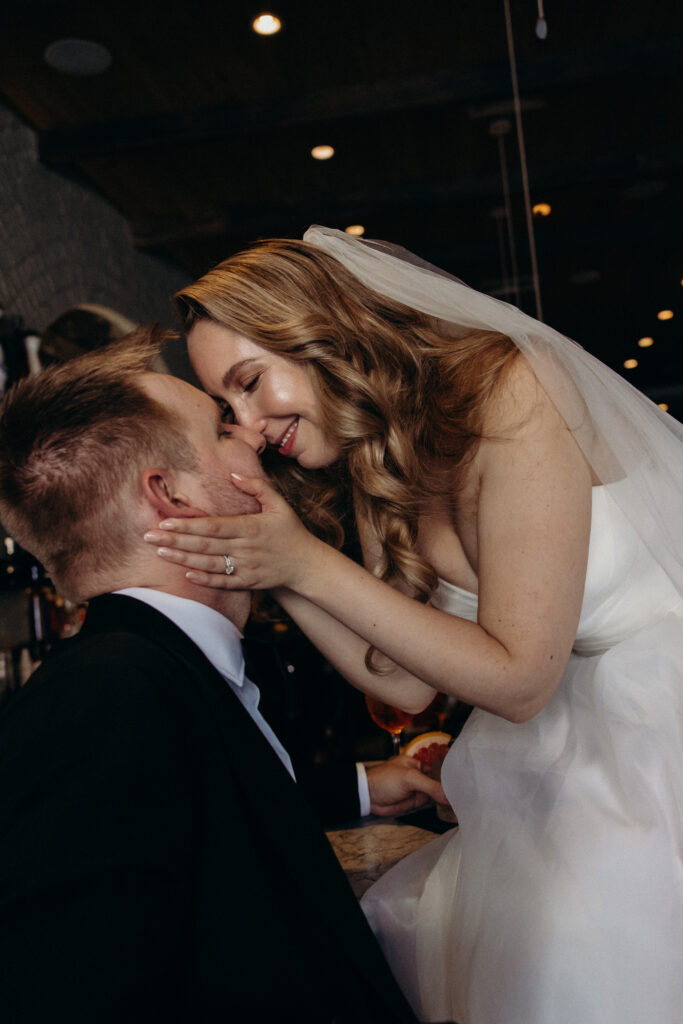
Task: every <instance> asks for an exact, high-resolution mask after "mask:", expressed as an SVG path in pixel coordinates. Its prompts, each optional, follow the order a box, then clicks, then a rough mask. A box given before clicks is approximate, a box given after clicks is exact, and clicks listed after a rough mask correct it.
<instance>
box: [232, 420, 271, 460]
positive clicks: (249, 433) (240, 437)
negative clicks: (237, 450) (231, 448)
mask: <svg viewBox="0 0 683 1024" xmlns="http://www.w3.org/2000/svg"><path fill="white" fill-rule="evenodd" d="M230 437H234V438H235V440H236V441H244V443H245V444H248V445H249V447H250V448H253V449H254V451H255V452H256V454H257V455H260V454H261V452H263V451H264V450H265V447H266V439H265V437H264V436H263V434H260V433H259V432H258V430H252V429H251V427H243V426H241V425H240V424H239V423H231V424H230Z"/></svg>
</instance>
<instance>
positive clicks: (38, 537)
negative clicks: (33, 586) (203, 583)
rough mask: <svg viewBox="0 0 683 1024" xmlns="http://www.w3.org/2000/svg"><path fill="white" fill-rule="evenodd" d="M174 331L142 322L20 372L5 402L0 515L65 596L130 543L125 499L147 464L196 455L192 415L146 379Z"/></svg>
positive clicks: (0, 431)
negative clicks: (188, 419) (111, 339)
mask: <svg viewBox="0 0 683 1024" xmlns="http://www.w3.org/2000/svg"><path fill="white" fill-rule="evenodd" d="M170 336H171V332H168V331H164V330H162V329H161V328H159V327H143V328H139V329H137V330H136V331H133V332H132V333H131V334H130V335H128V336H127V337H126V338H124V339H122V340H121V341H119V342H115V343H114V344H112V345H108V346H106V347H105V348H103V349H99V350H97V351H94V352H89V353H88V354H87V355H84V356H79V357H78V358H76V359H72V360H70V361H69V362H67V363H63V364H60V365H53V366H50V367H48V368H47V369H45V370H43V371H42V372H41V373H40V374H38V375H37V376H35V377H28V378H26V379H24V380H22V381H20V382H19V383H17V384H16V385H15V386H14V387H13V388H11V389H10V391H9V392H8V394H7V395H6V396H5V398H4V400H3V402H2V404H0V521H2V524H3V526H4V527H5V529H6V530H7V532H8V533H9V534H11V535H12V537H14V539H15V540H16V541H17V542H18V543H19V544H21V546H22V547H24V548H26V549H27V550H28V551H31V552H32V553H33V554H34V555H35V556H36V557H37V558H38V560H39V561H40V562H41V563H42V564H43V565H44V566H45V568H46V569H47V570H48V572H49V573H50V575H51V576H52V578H53V580H54V581H55V583H56V584H57V585H58V586H59V587H60V589H61V590H62V591H63V593H65V594H66V595H67V596H72V595H73V596H80V594H79V591H80V587H79V580H80V579H83V578H84V576H91V575H92V574H96V575H98V574H99V573H100V572H106V571H111V570H112V569H114V568H116V567H117V566H118V565H121V564H122V563H123V562H124V561H125V559H126V557H127V556H128V555H129V554H130V553H131V551H132V550H133V546H134V544H135V542H136V538H135V537H134V535H132V534H134V530H133V531H131V524H130V522H129V521H127V518H126V515H125V501H124V499H125V498H130V497H131V496H133V497H134V496H135V495H136V494H141V491H139V490H138V488H139V487H140V478H141V473H142V471H143V470H144V469H145V468H148V467H149V466H150V465H163V466H165V467H167V468H175V469H179V470H193V469H195V468H196V466H197V464H198V457H197V452H196V450H195V448H194V446H193V445H192V443H191V442H190V441H189V440H188V438H187V437H186V435H185V432H184V431H185V429H186V424H185V423H184V422H183V421H180V422H179V421H178V417H177V416H174V415H173V414H172V413H171V412H170V411H169V410H168V409H166V408H165V407H164V406H162V405H161V404H159V403H158V402H156V401H154V400H153V399H152V398H151V397H150V396H149V395H148V394H147V393H146V392H145V391H144V390H143V389H142V387H141V386H140V383H139V376H140V374H143V373H149V372H154V371H155V369H156V368H157V363H158V358H159V356H160V352H161V348H162V346H163V344H164V342H165V341H166V340H167V339H168V338H169V337H170ZM137 540H139V538H137Z"/></svg>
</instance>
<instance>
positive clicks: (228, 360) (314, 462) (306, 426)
mask: <svg viewBox="0 0 683 1024" xmlns="http://www.w3.org/2000/svg"><path fill="white" fill-rule="evenodd" d="M187 346H188V352H189V356H190V360H191V362H192V366H193V367H194V370H195V373H196V374H197V376H198V377H199V379H200V380H201V382H202V385H203V387H204V389H205V390H206V391H207V392H208V394H209V395H211V396H212V398H214V399H215V400H216V401H217V402H219V403H220V404H221V405H222V406H223V407H224V408H225V409H226V414H227V415H229V416H231V417H232V418H233V419H234V421H235V422H236V423H239V424H240V426H243V427H248V428H249V429H250V430H255V431H258V432H259V433H260V434H262V436H263V437H264V438H265V440H266V441H267V442H268V444H269V445H272V446H273V447H276V448H277V449H278V451H279V453H280V454H281V455H284V456H286V457H288V458H293V459H296V461H297V462H298V463H299V465H301V466H304V467H306V468H307V469H320V468H321V467H324V466H329V465H330V464H331V463H333V462H335V461H336V459H337V458H338V457H339V448H338V446H337V445H336V444H335V443H334V442H333V441H331V440H330V439H328V437H327V436H326V435H325V433H324V431H323V429H322V426H321V422H320V420H321V412H320V403H319V401H318V398H317V396H316V394H315V391H314V388H313V385H312V382H311V377H310V373H309V370H308V369H307V368H306V366H305V364H303V363H301V362H297V361H295V360H293V359H287V358H286V357H284V356H281V355H278V354H277V353H275V352H271V351H269V350H268V349H267V348H264V347H263V346H262V345H258V344H257V343H256V342H254V341H251V340H250V339H249V338H246V337H244V335H242V334H238V333H237V332H236V331H233V330H231V329H230V328H228V327H224V326H223V325H221V324H218V323H216V322H215V321H213V320H198V321H197V322H196V323H195V324H194V325H193V327H192V328H191V330H190V331H189V333H188V336H187Z"/></svg>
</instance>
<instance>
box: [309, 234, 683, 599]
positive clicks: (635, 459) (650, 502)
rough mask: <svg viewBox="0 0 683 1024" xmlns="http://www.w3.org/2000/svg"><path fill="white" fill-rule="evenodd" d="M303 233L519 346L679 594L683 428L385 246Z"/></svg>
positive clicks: (495, 304)
mask: <svg viewBox="0 0 683 1024" xmlns="http://www.w3.org/2000/svg"><path fill="white" fill-rule="evenodd" d="M304 239H305V241H307V242H310V243H312V244H313V245H316V246H318V247H319V248H321V249H323V250H325V252H327V253H328V254H329V255H330V256H333V257H335V259H337V260H339V262H340V263H342V264H343V265H344V266H345V267H346V268H347V269H348V270H349V271H350V272H351V273H352V274H354V276H355V277H357V278H358V279H359V280H360V281H362V282H363V284H365V285H366V286H367V287H369V288H371V289H373V290H374V291H376V292H379V293H381V294H382V295H386V296H388V297H390V298H392V299H395V300H396V301H398V302H402V303H404V304H405V305H407V306H411V307H412V308H414V309H417V310H420V311H421V312H423V313H427V314H428V315H430V316H434V317H438V318H439V319H441V320H445V321H449V322H450V323H451V324H454V325H456V326H457V327H459V328H462V330H463V331H466V330H468V329H472V328H488V329H491V330H496V331H500V332H501V333H503V334H506V335H507V336H508V337H510V338H511V339H512V340H513V341H514V342H515V344H516V345H517V346H518V347H519V349H520V351H521V352H522V353H523V355H524V356H525V357H526V359H527V360H528V362H529V364H530V365H531V366H532V367H533V370H534V372H535V374H536V376H537V378H538V380H539V382H540V383H541V385H542V387H543V388H544V390H545V391H546V393H547V394H548V395H549V397H550V398H551V399H552V401H553V402H554V404H555V406H556V407H557V409H558V410H559V412H560V413H561V415H562V416H563V418H564V420H565V422H566V423H567V424H568V426H569V427H570V429H571V430H572V432H573V434H574V436H575V438H576V441H577V443H578V444H579V446H580V447H581V449H582V451H583V452H584V454H585V456H586V458H587V459H588V461H589V463H590V465H591V466H592V468H593V470H594V472H595V474H596V475H597V477H598V478H599V480H600V481H601V483H602V484H603V485H605V486H607V487H609V488H610V491H611V493H612V496H613V497H614V499H615V500H616V501H617V502H618V504H619V505H620V507H621V508H622V510H623V511H624V513H625V514H626V516H627V517H628V518H629V520H630V521H631V523H632V525H633V526H634V528H635V529H636V530H637V532H638V534H639V535H640V537H641V538H642V539H643V541H644V542H645V543H646V544H647V546H648V548H649V549H650V552H651V553H652V554H653V556H654V557H655V558H656V559H657V561H658V562H659V563H660V565H661V566H662V567H663V569H664V570H665V571H666V572H667V573H668V575H669V576H670V578H671V580H672V582H673V583H674V585H675V586H676V588H677V589H678V591H679V593H680V594H681V595H683V425H682V424H680V423H678V422H677V421H676V420H674V419H673V418H672V417H671V416H669V415H668V414H667V413H665V412H664V411H663V410H661V409H660V408H659V407H658V406H656V405H655V404H654V403H653V402H651V401H650V400H649V399H648V398H646V397H645V396H644V395H642V394H641V393H640V392H639V391H637V390H636V389H635V388H634V387H632V385H630V384H629V383H628V382H627V381H625V380H624V379H623V378H622V377H620V376H619V375H618V374H616V373H614V371H613V370H610V369H609V367H607V366H605V365H604V364H603V363H601V362H600V361H599V360H598V359H596V358H595V357H594V356H591V355H589V354H588V353H587V352H586V351H585V350H584V349H582V348H581V346H580V345H577V344H576V343H575V342H573V341H571V340H570V339H569V338H566V337H564V336H563V335H562V334H560V333H559V332H557V331H555V330H553V329H552V328H551V327H548V326H546V325H545V324H542V323H540V322H539V321H537V320H534V319H533V317H530V316H528V315H527V314H526V313H523V312H521V310H519V309H517V308H516V307H515V306H511V305H509V304H508V303H505V302H501V301H500V300H498V299H495V298H492V297H491V296H488V295H483V294H482V293H481V292H477V291H475V290H474V289H472V288H470V287H468V286H467V285H465V284H464V283H463V282H462V281H459V280H458V279H457V278H455V277H452V276H451V275H449V274H447V273H446V272H445V271H442V270H440V269H438V268H437V267H433V266H430V265H429V264H428V263H426V262H424V261H423V260H421V259H420V258H419V257H417V256H415V255H413V254H412V253H410V252H408V251H407V250H406V249H402V248H401V247H400V246H397V245H392V244H390V243H388V242H382V241H374V240H370V239H359V238H354V237H352V236H350V235H348V234H346V233H345V232H343V231H337V230H334V229H332V228H325V227H321V226H318V225H315V226H313V227H311V228H309V230H308V231H307V232H306V234H305V235H304Z"/></svg>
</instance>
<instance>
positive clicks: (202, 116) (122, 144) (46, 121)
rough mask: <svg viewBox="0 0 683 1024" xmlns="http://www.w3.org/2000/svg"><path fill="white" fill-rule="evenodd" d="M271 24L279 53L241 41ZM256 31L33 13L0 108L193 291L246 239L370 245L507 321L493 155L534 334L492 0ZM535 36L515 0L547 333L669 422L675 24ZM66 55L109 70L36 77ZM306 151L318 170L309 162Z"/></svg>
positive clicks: (239, 22)
mask: <svg viewBox="0 0 683 1024" xmlns="http://www.w3.org/2000/svg"><path fill="white" fill-rule="evenodd" d="M263 9H266V10H270V11H271V12H272V13H275V14H277V15H278V16H279V17H280V18H281V19H282V21H283V30H282V31H281V32H280V33H279V34H278V35H275V36H271V37H260V36H257V35H255V34H254V33H253V32H252V30H251V27H250V25H251V21H252V19H253V17H254V15H255V14H258V13H261V10H263ZM261 10H259V8H258V7H255V6H254V4H252V3H244V2H229V0H228V2H226V0H221V2H217V0H204V2H202V0H195V2H193V3H192V4H189V3H186V4H183V3H180V4H178V3H176V4H173V2H172V0H165V2H164V3H159V2H158V0H146V2H142V0H137V2H133V0H117V2H116V3H108V2H102V3H96V2H92V0H88V2H73V3H68V2H66V3H60V2H52V3H34V2H31V0H23V2H21V3H14V4H13V5H12V6H11V8H10V9H9V10H6V11H5V13H4V15H3V26H2V33H1V34H0V94H2V95H4V97H5V99H6V101H7V102H8V104H9V105H10V106H11V107H12V108H13V109H14V110H15V111H17V112H19V113H20V115H21V116H22V117H23V118H24V119H25V120H26V122H27V123H28V124H30V125H31V126H32V127H33V128H35V129H36V131H37V132H38V137H39V145H40V155H41V159H42V160H43V161H44V163H45V164H46V165H48V166H49V167H51V168H53V169H54V170H55V171H57V172H59V173H64V174H67V175H71V176H77V177H79V178H80V179H81V180H83V181H84V182H88V183H89V184H91V185H92V186H94V187H96V188H97V189H99V190H100V192H101V193H103V194H104V195H105V196H106V197H107V198H108V199H109V200H110V201H111V202H112V203H113V204H114V205H115V206H116V207H118V209H119V210H121V211H122V212H123V213H124V214H125V215H126V217H127V218H128V219H129V221H130V224H131V227H132V231H133V235H134V238H135V240H136V244H137V245H138V246H139V247H140V248H141V249H144V250H147V251H149V252H153V253H155V254H156V255H159V256H162V257H163V258H165V259H167V260H170V261H173V262H174V263H176V264H180V265H181V266H182V267H183V268H184V269H185V270H186V271H187V272H188V274H189V275H192V276H195V275H198V274H200V273H202V272H203V271H204V270H206V269H208V267H209V266H211V265H212V264H213V263H215V262H217V261H218V260H220V259H222V258H223V257H225V256H227V255H229V254H230V253H231V252H232V251H234V250H235V249H237V248H240V247H242V246H243V245H244V244H245V243H248V242H250V241H252V240H254V239H255V238H258V237H266V236H272V235H296V236H300V235H301V234H302V232H303V231H304V230H305V229H306V227H307V226H308V225H309V224H310V223H312V222H318V223H323V224H329V225H332V226H335V227H340V228H345V227H346V226H347V225H349V224H355V223H361V224H363V225H365V227H366V233H367V234H368V235H369V236H371V237H379V238H389V239H391V240H392V241H396V242H400V243H401V244H403V245H405V246H407V247H408V248H411V249H413V250H414V251H416V252H418V253H419V254H420V255H421V256H423V257H424V258H426V259H428V260H430V261H431V262H435V263H437V264H439V265H441V266H443V267H445V268H446V269H448V270H451V271H452V272H454V273H456V274H457V275H458V276H460V277H462V278H464V279H465V280H466V281H468V283H470V284H472V285H474V286H475V287H478V288H481V289H483V290H485V291H489V292H492V293H495V294H498V295H502V296H503V297H508V298H510V299H511V300H512V301H517V298H516V297H515V292H514V291H510V290H509V289H510V277H511V267H512V253H511V251H510V247H509V245H508V239H507V220H506V217H505V203H504V191H503V183H502V177H503V175H502V165H501V144H502V146H503V148H504V150H505V161H504V166H505V169H506V173H507V176H508V178H509V185H510V193H511V200H510V212H511V219H512V225H513V232H514V255H515V260H516V263H517V268H518V278H519V291H518V292H517V296H518V299H519V302H520V304H521V305H522V306H523V308H525V309H526V310H528V311H529V312H532V313H533V312H534V311H535V302H534V294H533V290H532V288H531V271H530V252H529V245H528V235H527V227H526V223H525V209H524V201H523V192H522V184H521V174H520V154H519V149H518V145H517V140H516V126H515V118H514V111H513V106H512V102H511V96H512V86H511V74H510V60H509V55H508V42H507V38H506V20H505V4H504V0H442V2H430V0H422V2H421V3H418V2H397V0H394V2H384V0H364V2H361V0H345V2H343V3H339V4H338V5H337V4H333V3H329V2H325V0H282V2H281V3H280V2H278V3H277V4H275V5H274V6H273V7H272V8H269V7H265V8H261ZM545 14H546V18H547V23H548V35H547V39H545V41H541V40H539V39H538V38H537V37H536V34H535V25H536V19H537V16H538V10H537V0H511V16H512V25H513V29H514V44H515V48H516V67H517V74H518V79H519V89H520V93H521V102H522V123H523V130H524V136H525V140H526V157H527V162H528V178H529V182H530V195H531V200H532V202H534V203H535V202H539V201H542V202H546V203H549V204H550V205H551V207H552V212H551V214H550V216H548V217H546V218H542V217H534V218H533V226H534V234H535V240H536V247H537V253H538V267H539V276H540V294H541V298H542V304H543V315H544V319H546V320H547V321H548V322H549V323H552V324H553V325H554V326H555V327H557V328H559V329H560V330H562V331H564V332H565V333H567V334H569V335H571V336H572V337H575V338H576V339H577V340H578V341H580V342H581V344H583V345H584V346H585V347H586V348H588V349H589V350H591V351H593V352H595V353H596V354H598V355H599V356H600V357H601V358H603V359H604V360H605V361H606V362H608V363H610V364H611V365H613V366H614V367H615V368H617V369H619V370H620V371H621V372H623V373H624V375H625V376H628V377H629V379H631V380H632V381H633V382H634V383H635V384H636V385H637V386H639V387H642V388H643V389H645V390H647V391H649V392H650V393H651V394H652V395H653V396H654V397H655V398H656V399H657V400H658V401H661V400H667V401H669V402H670V404H671V406H672V411H673V412H675V413H676V414H677V415H680V411H679V410H681V396H682V395H683V375H682V373H681V368H680V363H681V362H682V361H681V360H680V356H679V345H680V341H681V330H680V325H681V322H682V321H683V303H682V302H681V298H682V297H683V288H682V287H681V281H682V279H683V254H682V252H681V236H682V234H683V232H682V228H683V201H682V199H681V189H680V180H681V169H682V167H683V145H682V143H683V119H682V117H681V110H682V103H681V99H682V89H681V82H682V78H683V60H682V57H683V4H681V2H680V0H651V2H647V0H637V2H627V0H618V2H617V0H546V2H545ZM70 37H76V38H82V39H88V40H94V41H96V42H98V43H101V44H103V45H104V46H105V47H106V48H107V49H108V50H109V51H110V53H111V55H112V58H113V60H112V63H111V66H110V68H109V69H108V70H107V71H105V72H104V73H103V74H100V75H97V76H91V77H73V76H67V75H65V74H61V73H59V72H57V71H55V70H53V69H51V68H50V67H48V65H47V64H46V63H45V61H44V59H43V52H44V50H45V49H46V47H47V46H48V45H49V44H50V43H52V42H53V41H55V40H57V39H60V38H70ZM506 119H507V121H508V124H509V129H510V130H509V132H508V133H507V134H505V135H502V136H497V135H495V134H493V133H492V126H495V125H496V124H497V123H499V122H500V121H501V120H506ZM503 127H505V125H503ZM494 130H495V128H494ZM320 143H326V144H330V145H332V146H334V147H335V151H336V152H335V156H334V157H333V158H332V159H331V160H328V161H324V162H321V161H315V160H313V159H311V157H310V150H311V148H312V146H314V145H316V144H320ZM661 309H670V310H672V311H673V312H674V314H675V316H674V318H673V320H670V321H668V322H661V321H659V320H658V319H657V316H656V314H657V312H658V311H659V310H661ZM646 335H647V336H651V337H653V338H654V342H655V343H654V345H653V346H652V347H651V348H648V349H640V348H638V347H637V341H638V339H639V338H640V337H642V336H646ZM629 356H635V357H636V358H638V359H639V363H640V365H639V366H638V367H637V369H635V370H631V371H627V370H624V369H623V367H622V364H623V360H624V359H625V358H628V357H629Z"/></svg>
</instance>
